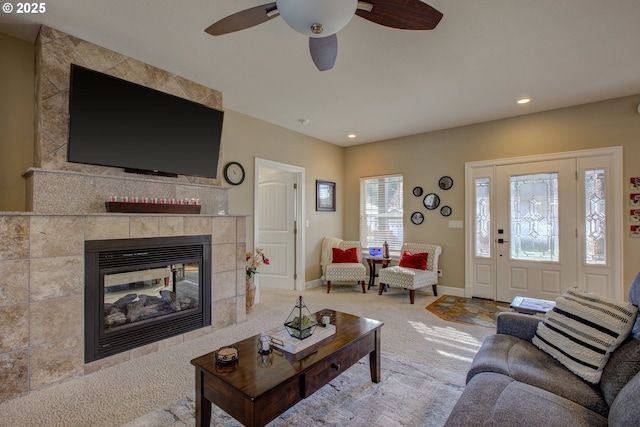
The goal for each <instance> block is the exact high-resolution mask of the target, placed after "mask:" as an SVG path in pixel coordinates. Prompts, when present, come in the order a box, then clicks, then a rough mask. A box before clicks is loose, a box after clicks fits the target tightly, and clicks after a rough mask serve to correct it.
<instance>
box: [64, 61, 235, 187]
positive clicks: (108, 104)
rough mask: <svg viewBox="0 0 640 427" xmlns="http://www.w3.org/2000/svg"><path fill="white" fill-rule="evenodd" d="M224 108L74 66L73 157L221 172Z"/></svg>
mask: <svg viewBox="0 0 640 427" xmlns="http://www.w3.org/2000/svg"><path fill="white" fill-rule="evenodd" d="M223 117H224V113H223V112H222V111H219V110H216V109H213V108H209V107H207V106H205V105H202V104H198V103H196V102H192V101H189V100H186V99H183V98H179V97H177V96H174V95H170V94H167V93H163V92H160V91H157V90H155V89H150V88H148V87H145V86H141V85H138V84H135V83H132V82H128V81H126V80H122V79H119V78H116V77H112V76H109V75H106V74H103V73H100V72H97V71H93V70H89V69H87V68H84V67H81V66H78V65H72V66H71V85H70V92H69V141H68V151H67V160H68V161H69V162H75V163H87V164H93V165H101V166H113V167H121V168H125V170H127V169H129V170H134V171H142V172H148V173H153V174H162V175H169V176H175V175H178V174H181V175H193V176H201V177H209V178H216V175H217V170H218V156H219V152H220V141H221V137H222V121H223Z"/></svg>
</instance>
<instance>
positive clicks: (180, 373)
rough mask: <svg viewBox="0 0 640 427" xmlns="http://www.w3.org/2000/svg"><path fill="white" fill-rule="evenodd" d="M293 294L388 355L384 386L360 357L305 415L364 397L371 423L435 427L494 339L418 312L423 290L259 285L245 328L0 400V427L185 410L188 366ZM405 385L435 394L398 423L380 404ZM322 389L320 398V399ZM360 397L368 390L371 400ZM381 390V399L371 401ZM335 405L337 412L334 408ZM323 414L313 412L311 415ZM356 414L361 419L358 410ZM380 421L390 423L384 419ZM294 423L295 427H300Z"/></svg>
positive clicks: (286, 309) (256, 325)
mask: <svg viewBox="0 0 640 427" xmlns="http://www.w3.org/2000/svg"><path fill="white" fill-rule="evenodd" d="M300 294H302V295H303V296H304V300H305V303H306V304H307V306H308V307H309V309H310V310H311V311H312V312H315V311H320V310H323V309H325V308H331V309H334V310H338V311H343V312H347V313H352V314H355V315H357V316H363V317H368V318H372V319H376V320H380V321H382V322H384V326H383V327H382V354H383V355H384V357H385V359H383V365H382V367H383V370H384V372H385V374H384V375H383V380H382V382H380V383H379V384H378V385H374V384H372V383H371V381H370V377H368V376H367V375H368V365H367V364H368V358H365V359H364V360H363V361H361V362H362V363H360V364H358V365H357V366H356V367H353V368H351V369H350V370H349V371H351V370H354V372H355V373H354V374H351V372H345V376H344V378H342V377H343V376H340V377H338V379H337V380H338V382H337V383H333V384H329V385H326V386H325V387H324V388H323V389H322V390H320V391H318V392H316V393H315V394H314V396H316V395H317V396H320V398H319V399H315V398H314V399H313V400H309V399H307V400H306V401H305V402H301V403H305V404H306V405H311V406H308V407H307V408H311V409H309V410H310V411H313V409H312V408H313V405H319V406H320V407H322V408H323V409H322V411H325V412H327V411H329V412H330V411H331V410H332V408H334V407H335V408H336V410H338V412H340V413H344V414H346V413H347V412H349V411H353V410H357V406H358V405H355V406H354V407H353V408H352V407H350V406H349V405H351V403H350V400H355V401H357V402H360V403H359V405H365V403H366V402H367V400H369V399H373V400H374V401H376V402H377V403H378V406H379V407H374V406H367V407H368V408H371V409H370V410H369V411H370V412H371V413H372V414H375V416H376V417H378V419H373V418H371V419H369V421H370V423H371V424H372V425H376V423H377V425H385V424H386V425H393V420H396V419H397V420H399V421H398V423H405V424H404V425H406V426H438V425H442V420H443V419H444V418H445V417H446V416H447V415H448V413H449V412H450V411H451V408H453V405H454V404H455V402H456V400H457V397H458V395H459V394H460V390H461V389H462V388H463V387H464V378H465V375H466V372H467V370H468V369H469V365H470V363H471V360H472V359H473V356H474V355H475V353H476V352H477V351H478V348H479V347H480V345H481V343H482V341H483V339H484V338H485V337H486V336H487V335H489V334H491V333H493V330H491V329H489V328H478V327H477V326H474V325H468V324H463V323H453V322H448V321H445V320H442V319H440V318H439V317H437V316H435V315H434V314H432V313H431V312H430V311H428V310H425V309H424V307H425V306H427V305H429V304H430V303H432V302H433V301H435V300H436V299H437V298H436V297H434V296H433V295H432V294H431V293H430V292H428V291H425V292H420V291H419V292H416V303H415V304H413V305H412V304H409V301H408V299H409V298H408V296H407V292H406V291H404V290H402V289H399V290H395V289H391V290H389V292H386V293H384V295H378V294H377V292H375V290H374V289H372V290H371V291H369V292H367V293H366V294H363V293H362V292H361V291H360V290H359V288H357V287H354V286H351V285H339V284H336V285H335V286H332V287H331V293H330V294H327V293H326V287H318V288H314V289H311V290H307V291H304V292H297V291H286V290H277V289H263V290H262V293H261V296H260V298H261V300H260V303H259V304H256V305H255V306H254V309H253V312H252V313H251V314H249V315H248V316H247V321H246V322H243V323H241V324H237V325H233V326H229V327H226V328H223V329H220V330H217V331H214V332H212V333H211V334H209V335H205V336H202V337H199V338H196V339H193V340H190V341H187V342H184V343H182V344H179V345H176V346H173V347H171V348H169V349H167V350H166V351H163V352H161V353H153V354H148V355H146V356H142V357H138V358H136V359H132V360H129V361H127V362H125V363H122V364H119V365H116V366H113V367H110V368H106V369H104V370H101V371H98V372H94V373H92V374H90V375H85V376H82V377H77V378H73V379H70V380H68V381H64V382H61V383H59V384H54V385H52V386H50V387H47V388H45V389H42V390H37V391H34V392H31V393H30V394H28V395H25V396H22V397H19V398H15V399H11V400H9V401H6V402H2V403H0V414H1V415H0V426H2V427H4V426H11V427H13V426H21V427H28V426H33V427H36V426H38V427H39V426H43V425H55V426H73V427H76V426H97V427H118V426H122V425H126V424H127V423H131V422H136V420H138V419H140V417H144V416H147V414H150V413H154V412H156V411H158V410H161V409H162V408H166V407H168V406H170V405H173V403H174V402H176V401H180V400H182V399H186V401H185V404H184V405H182V404H179V405H178V406H181V407H183V408H185V407H186V408H188V406H189V403H188V400H189V399H188V396H193V393H194V377H195V376H194V368H193V366H192V365H191V364H190V363H189V362H190V360H191V359H193V358H195V357H197V356H200V355H202V354H205V353H209V352H211V351H214V350H216V349H218V348H220V347H221V346H223V345H229V344H232V343H234V342H236V341H238V340H241V339H244V338H247V337H250V336H253V335H256V334H258V333H260V332H264V331H266V330H269V329H272V328H274V327H276V326H279V325H281V324H282V322H283V321H284V319H286V318H287V316H288V315H289V313H290V312H291V309H292V308H293V306H294V304H295V302H296V299H297V297H298V295H300ZM358 369H362V370H365V371H367V374H366V375H362V374H358V373H357V370H358ZM396 371H397V372H398V376H397V377H396V376H395V373H396ZM403 372H409V373H410V375H409V376H407V377H405V376H403V375H404V374H403ZM350 378H353V380H351V379H350ZM394 378H404V379H402V380H397V379H394ZM345 381H347V382H348V383H349V384H346V383H345ZM405 383H406V384H405ZM405 386H407V387H408V386H411V387H414V388H415V389H420V388H425V389H434V390H436V391H437V390H441V391H439V392H435V393H434V394H433V395H431V397H428V398H425V397H424V395H420V396H422V397H420V398H419V399H418V398H414V397H413V396H411V395H410V397H409V398H407V400H413V401H414V402H413V403H411V404H412V405H413V404H414V403H416V404H418V407H412V409H411V413H412V414H420V416H418V417H416V418H406V419H405V418H399V415H398V414H397V411H398V405H397V404H395V405H394V406H389V405H387V404H385V401H386V400H389V401H390V402H397V400H395V397H394V396H400V398H402V396H405V393H406V392H407V390H410V391H411V394H413V393H414V392H415V391H413V390H411V389H410V388H405ZM440 387H442V388H440ZM427 391H428V390H427ZM320 392H322V394H318V393H320ZM325 393H326V395H325ZM332 393H335V395H336V397H335V399H334V400H332V402H335V403H333V404H330V405H327V404H326V402H327V401H325V399H329V396H331V395H332ZM360 393H362V395H363V396H364V397H363V398H362V399H361V400H360V398H359V397H358V396H359V395H360ZM367 393H371V396H368V395H367ZM378 394H379V395H380V396H379V397H376V396H377V395H378ZM367 396H368V397H367ZM385 396H386V398H385ZM345 397H346V398H345ZM440 397H442V399H441V398H440ZM376 399H378V400H376ZM314 402H316V403H314ZM318 402H319V403H318ZM185 405H186V406H185ZM340 406H341V408H339V407H340ZM342 409H344V412H341V411H342ZM176 411H178V410H176ZM299 411H300V409H297V410H294V411H293V412H290V413H289V415H287V416H288V417H290V418H287V419H281V420H274V422H273V423H272V425H294V424H295V425H305V424H304V423H305V422H307V423H308V424H316V425H317V424H319V423H320V422H319V421H318V422H313V423H311V422H309V421H304V420H302V419H300V418H295V417H297V416H299V415H294V414H295V413H297V412H299ZM322 411H320V410H318V412H316V413H317V414H319V413H320V412H322ZM165 412H166V411H165ZM178 412H179V411H178ZM303 413H304V412H303ZM358 414H359V415H358V416H364V415H362V413H358ZM220 416H221V417H224V416H226V415H225V414H220ZM336 416H337V415H336ZM185 417H186V418H185V419H186V420H187V421H186V425H193V421H192V420H191V421H189V419H190V417H191V415H188V416H187V415H186V413H185ZM172 418H175V417H173V416H172ZM288 420H300V421H288ZM354 420H357V418H354ZM385 420H391V421H389V423H385ZM228 422H229V423H232V422H233V421H230V420H229V421H228ZM298 422H299V423H300V424H297V423H298ZM190 423H191V424H190ZM225 423H227V421H221V422H220V423H219V424H218V425H223V426H224V425H225ZM287 423H289V424H287ZM343 423H345V421H344V420H342V419H339V418H335V419H334V418H331V419H328V420H327V421H326V422H325V425H340V424H343ZM167 425H172V424H167ZM178 425H179V424H178ZM212 425H214V424H213V423H212ZM230 425H234V424H230ZM347 425H354V426H355V425H358V424H357V423H356V421H350V422H347ZM360 425H365V424H360ZM138 426H140V424H138ZM148 426H154V427H161V426H163V424H162V423H157V424H154V423H152V424H148ZM145 427H146V426H145Z"/></svg>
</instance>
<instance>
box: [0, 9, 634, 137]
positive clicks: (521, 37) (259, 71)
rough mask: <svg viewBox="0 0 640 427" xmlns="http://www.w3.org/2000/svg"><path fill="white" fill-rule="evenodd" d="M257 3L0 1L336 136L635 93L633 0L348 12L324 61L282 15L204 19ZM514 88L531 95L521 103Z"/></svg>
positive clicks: (229, 97) (282, 121) (259, 113)
mask: <svg viewBox="0 0 640 427" xmlns="http://www.w3.org/2000/svg"><path fill="white" fill-rule="evenodd" d="M10 1H12V0H10ZM13 3H14V4H15V2H13ZM263 3H268V0H267V1H265V0H48V1H47V2H46V3H45V4H46V9H47V10H46V12H45V13H44V14H30V15H17V14H16V13H11V14H6V13H2V14H1V16H0V31H2V32H5V33H8V34H10V35H14V36H18V37H22V38H29V37H32V35H33V34H34V28H35V25H33V24H34V23H37V24H46V25H48V26H50V27H53V28H56V29H59V30H61V31H64V32H66V33H69V34H72V35H74V36H77V37H79V38H82V39H84V40H87V41H90V42H92V43H95V44H98V45H101V46H104V47H106V48H109V49H111V50H114V51H116V52H119V53H122V54H125V55H128V56H131V57H134V58H136V59H139V60H141V61H144V62H146V63H149V64H152V65H154V66H157V67H160V68H163V69H165V70H168V71H170V72H172V73H175V74H178V75H180V76H183V77H186V78H188V79H191V80H194V81H196V82H198V83H201V84H204V85H206V86H209V87H211V88H214V89H217V90H219V91H221V92H222V93H223V97H224V98H223V99H224V106H225V108H228V109H232V110H235V111H238V112H241V113H244V114H247V115H249V116H253V117H256V118H259V119H262V120H264V121H267V122H270V123H273V124H276V125H278V126H282V127H284V128H288V129H292V130H294V131H297V132H300V133H303V134H306V135H309V136H312V137H315V138H318V139H321V140H324V141H328V142H331V143H334V144H337V145H341V146H348V145H353V144H361V143H366V142H372V141H378V140H385V139H390V138H395V137H401V136H406V135H412V134H418V133H423V132H429V131H434V130H438V129H445V128H450V127H456V126H462V125H467V124H472V123H478V122H484V121H489V120H494V119H500V118H505V117H512V116H517V115H521V114H528V113H532V112H537V111H544V110H550V109H555V108H561V107H566V106H571V105H577V104H582V103H587V102H592V101H599V100H604V99H610V98H615V97H619V96H624V95H632V94H637V93H640V49H639V44H640V25H639V20H640V1H638V0H607V1H601V0H599V1H596V0H560V1H559V0H535V1H532V0H520V1H517V0H483V1H478V0H430V1H429V2H428V3H429V4H430V5H431V6H433V7H435V8H436V9H438V10H440V11H441V12H442V13H443V14H444V18H443V19H442V21H441V22H440V24H439V25H438V27H436V29H435V30H432V31H403V30H394V29H390V28H386V27H382V26H379V25H377V24H374V23H372V22H369V21H366V20H363V19H361V18H359V17H357V16H354V18H353V19H352V20H351V22H350V23H349V24H348V25H347V27H346V28H344V29H343V30H341V31H340V32H339V33H338V45H339V51H338V59H337V61H336V65H335V67H334V69H333V70H330V71H325V72H319V71H317V70H316V68H315V66H314V65H313V62H312V61H311V58H310V56H309V52H308V42H307V39H306V38H305V37H304V36H302V35H300V34H298V33H297V32H295V31H294V30H293V29H291V28H289V27H288V26H287V25H286V24H285V23H284V21H283V20H282V18H280V17H278V18H275V19H273V20H271V21H269V22H266V23H264V24H261V25H259V26H256V27H253V28H250V29H247V30H244V31H240V32H236V33H231V34H227V35H224V36H219V37H212V36H210V35H208V34H206V33H205V32H204V29H205V28H206V27H207V26H209V25H210V24H212V23H213V22H215V21H217V20H219V19H221V18H223V17H225V16H227V15H230V14H232V13H235V12H237V11H240V10H243V9H246V8H249V7H253V6H257V5H260V4H263ZM522 96H527V97H531V98H532V100H533V101H532V102H531V103H530V104H528V105H524V106H523V105H517V104H516V102H515V101H516V99H517V98H519V97H522ZM299 119H309V120H310V123H309V124H308V125H306V126H303V125H301V124H300V122H299ZM349 132H354V133H356V134H357V135H358V138H357V139H355V140H348V139H347V137H346V135H347V133H349Z"/></svg>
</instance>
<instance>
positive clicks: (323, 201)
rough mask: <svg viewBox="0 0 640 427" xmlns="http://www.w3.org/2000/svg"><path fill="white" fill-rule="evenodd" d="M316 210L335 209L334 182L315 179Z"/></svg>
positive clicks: (328, 210)
mask: <svg viewBox="0 0 640 427" xmlns="http://www.w3.org/2000/svg"><path fill="white" fill-rule="evenodd" d="M316 211H318V212H335V211H336V183H335V182H330V181H318V180H316Z"/></svg>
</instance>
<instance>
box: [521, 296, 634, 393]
mask: <svg viewBox="0 0 640 427" xmlns="http://www.w3.org/2000/svg"><path fill="white" fill-rule="evenodd" d="M637 312H638V308H637V307H635V306H634V305H632V304H630V303H627V302H620V301H615V300H612V299H609V298H605V297H602V296H600V295H597V294H592V293H588V292H583V291H581V290H579V289H577V288H572V289H569V290H568V291H567V292H565V294H564V295H562V296H561V297H559V298H558V299H556V306H555V307H554V308H553V310H549V311H548V312H547V314H546V315H545V319H544V322H540V323H539V324H538V328H537V330H536V333H535V336H534V337H533V344H534V345H536V346H537V347H538V348H540V349H541V350H543V351H545V352H546V353H548V354H550V355H551V356H553V357H554V358H555V359H557V360H558V361H559V362H560V363H562V364H563V365H564V366H565V367H566V368H567V369H569V370H570V371H571V372H573V373H574V374H576V375H578V376H579V377H581V378H583V379H584V380H586V381H588V382H590V383H593V384H597V383H598V382H600V377H601V376H602V370H603V369H604V367H605V365H606V363H607V360H609V355H610V354H611V353H612V352H613V351H614V350H615V349H616V348H617V347H618V346H619V345H620V344H621V343H622V342H623V341H624V340H625V338H627V336H629V333H630V332H631V328H632V327H633V323H634V321H635V319H636V314H637Z"/></svg>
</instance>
